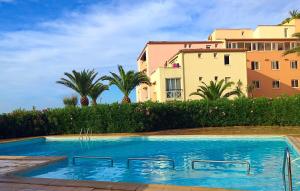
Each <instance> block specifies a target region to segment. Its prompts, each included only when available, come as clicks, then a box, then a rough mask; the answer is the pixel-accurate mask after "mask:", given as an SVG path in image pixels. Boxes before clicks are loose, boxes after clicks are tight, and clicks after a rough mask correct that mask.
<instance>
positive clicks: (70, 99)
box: [63, 96, 78, 107]
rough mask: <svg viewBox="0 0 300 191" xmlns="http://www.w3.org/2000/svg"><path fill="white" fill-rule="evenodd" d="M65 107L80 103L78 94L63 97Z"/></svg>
mask: <svg viewBox="0 0 300 191" xmlns="http://www.w3.org/2000/svg"><path fill="white" fill-rule="evenodd" d="M63 102H64V105H65V107H70V106H73V107H75V106H77V104H78V98H77V96H71V97H65V98H64V99H63Z"/></svg>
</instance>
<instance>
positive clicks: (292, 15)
mask: <svg viewBox="0 0 300 191" xmlns="http://www.w3.org/2000/svg"><path fill="white" fill-rule="evenodd" d="M289 14H290V17H288V18H286V19H284V20H283V21H282V22H281V24H285V23H289V22H290V21H291V20H293V19H300V12H299V10H298V9H295V10H291V11H289Z"/></svg>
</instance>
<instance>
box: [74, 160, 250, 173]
mask: <svg viewBox="0 0 300 191" xmlns="http://www.w3.org/2000/svg"><path fill="white" fill-rule="evenodd" d="M80 158H82V159H99V160H109V161H110V167H113V164H114V160H113V158H112V157H101V156H74V157H73V158H72V161H73V164H74V165H75V161H76V159H80ZM131 161H152V162H153V161H156V162H168V163H169V164H171V167H172V169H175V160H173V159H169V158H147V157H142V158H140V157H139V158H128V159H127V168H130V167H131V165H130V164H131ZM198 162H202V163H227V164H246V166H247V175H250V170H251V165H250V162H248V161H216V160H192V163H191V166H192V169H193V170H196V168H195V163H198Z"/></svg>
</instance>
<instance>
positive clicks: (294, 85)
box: [291, 80, 299, 88]
mask: <svg viewBox="0 0 300 191" xmlns="http://www.w3.org/2000/svg"><path fill="white" fill-rule="evenodd" d="M291 85H292V87H293V88H298V87H299V85H298V80H291Z"/></svg>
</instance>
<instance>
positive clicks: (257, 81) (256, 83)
mask: <svg viewBox="0 0 300 191" xmlns="http://www.w3.org/2000/svg"><path fill="white" fill-rule="evenodd" d="M252 84H253V87H254V88H255V89H259V88H260V81H259V80H253V81H252Z"/></svg>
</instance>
